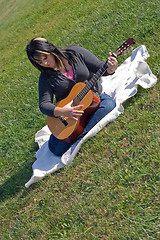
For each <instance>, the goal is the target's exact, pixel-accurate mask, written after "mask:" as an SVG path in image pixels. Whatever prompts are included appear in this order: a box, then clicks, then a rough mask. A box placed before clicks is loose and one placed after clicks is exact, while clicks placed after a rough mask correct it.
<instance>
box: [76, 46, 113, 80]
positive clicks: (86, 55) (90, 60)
mask: <svg viewBox="0 0 160 240" xmlns="http://www.w3.org/2000/svg"><path fill="white" fill-rule="evenodd" d="M76 50H77V52H79V54H80V56H81V57H82V58H83V61H84V62H85V64H86V66H87V68H88V69H89V70H90V71H91V72H93V73H96V72H97V71H98V70H99V69H100V68H101V67H103V65H104V64H105V63H104V62H103V61H101V60H100V59H99V58H97V57H96V56H95V55H94V54H93V53H91V52H90V51H89V50H87V49H85V48H82V47H78V46H77V49H76ZM108 75H109V74H108V72H107V71H105V73H104V74H103V76H108Z"/></svg>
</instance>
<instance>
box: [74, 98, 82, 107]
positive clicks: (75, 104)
mask: <svg viewBox="0 0 160 240" xmlns="http://www.w3.org/2000/svg"><path fill="white" fill-rule="evenodd" d="M79 103H80V99H79V97H75V98H74V99H73V106H77V105H79Z"/></svg>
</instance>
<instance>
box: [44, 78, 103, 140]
mask: <svg viewBox="0 0 160 240" xmlns="http://www.w3.org/2000/svg"><path fill="white" fill-rule="evenodd" d="M85 86H86V84H85V83H83V82H79V83H77V84H75V85H74V86H73V88H72V90H71V91H70V93H69V95H68V96H67V97H66V98H64V99H63V100H61V101H60V102H58V103H56V104H55V105H56V106H57V107H64V106H65V105H67V104H68V103H70V102H71V101H72V100H73V106H76V105H83V107H82V108H81V109H80V110H82V111H84V114H83V115H82V116H81V117H80V118H78V120H74V119H73V118H68V117H60V118H58V117H57V118H55V117H49V116H47V125H48V127H49V129H50V131H51V132H52V134H53V135H54V136H55V137H56V138H58V139H63V140H64V141H66V142H69V143H72V142H73V141H74V140H75V139H76V138H77V137H78V136H79V135H80V134H81V133H82V132H83V130H84V128H85V125H86V122H87V120H88V118H89V116H90V115H92V114H93V113H94V112H95V111H96V110H97V109H98V107H99V104H100V99H99V98H98V97H97V96H96V95H95V94H94V93H93V92H92V91H91V90H89V92H88V93H87V94H86V95H85V97H84V98H83V99H82V100H81V101H79V99H77V95H78V94H79V93H80V92H81V91H82V89H83V88H84V87H85Z"/></svg>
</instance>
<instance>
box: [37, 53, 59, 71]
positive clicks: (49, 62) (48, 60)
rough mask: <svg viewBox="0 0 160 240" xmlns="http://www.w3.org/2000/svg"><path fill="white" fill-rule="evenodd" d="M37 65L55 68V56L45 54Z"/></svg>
mask: <svg viewBox="0 0 160 240" xmlns="http://www.w3.org/2000/svg"><path fill="white" fill-rule="evenodd" d="M38 64H39V65H41V66H42V67H47V68H53V69H55V68H56V61H55V58H54V56H53V55H52V54H49V55H46V57H45V58H44V59H43V60H41V61H40V62H38Z"/></svg>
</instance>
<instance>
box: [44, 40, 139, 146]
mask: <svg viewBox="0 0 160 240" xmlns="http://www.w3.org/2000/svg"><path fill="white" fill-rule="evenodd" d="M134 43H135V40H134V39H133V38H128V39H127V40H126V41H125V42H124V43H123V44H122V45H121V46H120V47H119V48H117V50H116V51H115V52H114V53H113V54H112V56H113V57H115V58H117V57H118V56H120V55H121V54H122V53H123V52H124V51H125V50H126V49H128V48H129V47H130V46H131V45H132V44H134ZM106 70H107V61H106V62H105V63H104V65H103V66H102V68H100V69H99V70H98V71H97V73H96V74H94V75H93V77H92V78H91V79H90V80H89V81H87V83H84V82H79V83H77V84H75V85H74V86H73V88H72V89H71V91H70V93H69V95H68V96H67V97H66V98H64V99H63V100H61V101H59V102H57V103H56V104H55V105H56V106H57V107H64V106H65V105H67V104H68V103H70V102H71V101H73V103H72V106H77V105H83V107H82V108H81V109H80V110H82V111H84V113H83V115H82V116H81V117H77V120H75V119H73V118H68V117H49V116H47V125H48V128H49V129H50V131H51V132H52V134H53V135H54V136H55V137H56V138H58V139H61V140H63V141H65V142H69V143H72V142H74V141H75V140H76V138H77V137H78V136H79V135H80V134H81V133H82V132H83V130H84V128H85V125H86V122H87V120H88V118H89V117H90V116H91V115H92V114H93V113H94V112H95V111H96V110H97V109H98V107H99V104H100V98H98V97H97V96H96V95H95V94H94V93H93V92H92V90H91V88H92V87H93V86H94V84H95V83H96V82H97V81H98V80H99V78H100V77H101V76H102V75H103V73H104V72H105V71H106Z"/></svg>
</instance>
